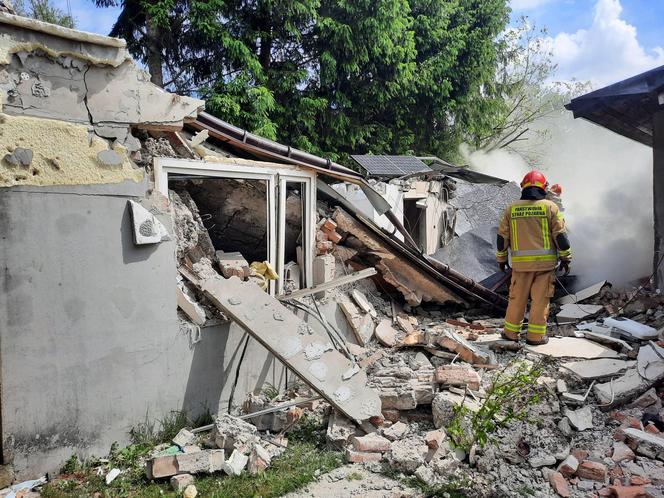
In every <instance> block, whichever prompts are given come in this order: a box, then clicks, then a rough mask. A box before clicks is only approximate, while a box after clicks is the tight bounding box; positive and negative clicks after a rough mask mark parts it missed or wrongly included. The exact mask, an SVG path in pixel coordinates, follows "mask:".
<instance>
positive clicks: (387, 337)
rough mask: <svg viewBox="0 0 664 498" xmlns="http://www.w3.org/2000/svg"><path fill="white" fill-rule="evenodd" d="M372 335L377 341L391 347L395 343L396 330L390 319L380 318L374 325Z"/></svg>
mask: <svg viewBox="0 0 664 498" xmlns="http://www.w3.org/2000/svg"><path fill="white" fill-rule="evenodd" d="M374 335H375V336H376V339H378V342H380V343H381V344H382V345H383V346H387V347H388V348H391V347H393V346H394V345H396V343H397V331H396V330H394V327H392V320H389V319H387V318H386V319H384V320H381V321H380V323H379V324H378V325H377V326H376V329H375V330H374Z"/></svg>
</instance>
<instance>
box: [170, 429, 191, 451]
mask: <svg viewBox="0 0 664 498" xmlns="http://www.w3.org/2000/svg"><path fill="white" fill-rule="evenodd" d="M195 439H196V435H195V434H194V433H193V432H191V431H190V430H188V429H180V432H178V433H177V434H176V435H175V437H174V438H173V444H175V445H177V446H179V447H180V448H184V447H185V446H188V445H190V444H192V443H193V442H194V440H195Z"/></svg>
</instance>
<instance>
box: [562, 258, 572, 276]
mask: <svg viewBox="0 0 664 498" xmlns="http://www.w3.org/2000/svg"><path fill="white" fill-rule="evenodd" d="M570 264H571V261H567V260H564V259H561V260H560V269H561V270H562V271H563V275H565V276H567V275H569V270H570Z"/></svg>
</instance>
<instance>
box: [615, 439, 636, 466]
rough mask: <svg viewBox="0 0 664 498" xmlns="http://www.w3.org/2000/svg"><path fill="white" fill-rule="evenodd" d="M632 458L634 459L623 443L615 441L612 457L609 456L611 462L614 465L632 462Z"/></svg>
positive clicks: (629, 449)
mask: <svg viewBox="0 0 664 498" xmlns="http://www.w3.org/2000/svg"><path fill="white" fill-rule="evenodd" d="M634 458H636V455H635V454H634V452H633V451H632V449H631V448H630V447H629V446H627V445H626V444H625V443H623V442H622V441H616V442H615V443H613V455H611V460H613V461H614V462H615V463H620V462H626V461H632V460H634Z"/></svg>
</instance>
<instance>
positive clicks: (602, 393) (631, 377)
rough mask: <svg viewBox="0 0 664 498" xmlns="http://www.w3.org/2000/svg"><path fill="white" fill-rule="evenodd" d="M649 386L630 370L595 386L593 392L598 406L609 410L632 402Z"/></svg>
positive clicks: (647, 382) (648, 382)
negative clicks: (598, 403) (600, 405)
mask: <svg viewBox="0 0 664 498" xmlns="http://www.w3.org/2000/svg"><path fill="white" fill-rule="evenodd" d="M641 349H642V350H643V349H644V348H641ZM650 385H651V382H650V381H647V380H646V379H644V378H643V377H641V375H639V372H638V371H637V370H636V369H635V368H632V369H630V370H627V372H626V373H625V375H623V376H622V377H618V378H617V379H613V381H611V382H604V383H601V384H595V386H594V387H593V391H594V392H595V396H597V399H598V400H599V402H600V404H602V405H605V406H606V408H610V407H613V406H618V405H621V404H624V403H626V402H628V401H631V400H633V399H634V398H636V397H637V396H639V395H640V394H641V393H643V392H644V391H646V390H647V389H648V388H649V387H650Z"/></svg>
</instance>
